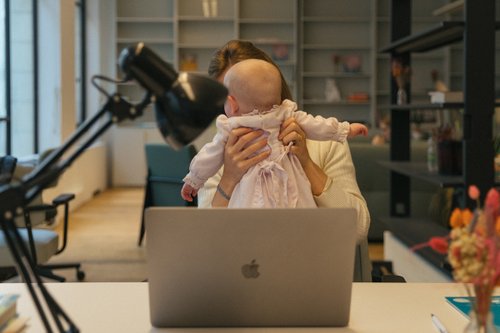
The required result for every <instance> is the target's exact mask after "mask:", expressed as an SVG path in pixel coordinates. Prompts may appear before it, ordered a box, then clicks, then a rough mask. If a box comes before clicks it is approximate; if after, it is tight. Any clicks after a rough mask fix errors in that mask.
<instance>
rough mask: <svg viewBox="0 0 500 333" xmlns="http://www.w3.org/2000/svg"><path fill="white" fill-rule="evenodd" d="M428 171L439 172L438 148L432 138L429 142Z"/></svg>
mask: <svg viewBox="0 0 500 333" xmlns="http://www.w3.org/2000/svg"><path fill="white" fill-rule="evenodd" d="M427 170H428V171H429V172H431V173H436V172H437V171H438V163H437V146H436V141H435V140H434V138H433V137H432V136H430V137H429V139H428V140H427Z"/></svg>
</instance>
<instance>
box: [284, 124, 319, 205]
mask: <svg viewBox="0 0 500 333" xmlns="http://www.w3.org/2000/svg"><path fill="white" fill-rule="evenodd" d="M278 139H279V140H282V141H283V144H284V145H285V146H287V145H288V144H289V143H290V142H291V141H293V145H292V146H291V148H290V151H291V152H292V153H293V154H295V155H296V156H297V158H298V159H299V161H300V164H301V165H302V168H303V169H304V172H305V173H306V176H307V178H308V179H309V182H310V183H311V190H312V193H313V195H315V196H317V195H320V194H321V193H323V190H324V188H325V185H326V183H327V180H328V176H327V175H326V174H325V172H324V171H323V170H322V169H321V168H320V167H319V166H318V165H317V164H316V163H315V162H313V160H312V159H311V157H310V155H309V151H308V149H307V144H306V134H305V132H304V131H303V130H302V128H301V127H300V126H299V124H298V123H297V121H296V120H295V118H293V117H290V118H288V119H286V120H285V121H284V122H283V124H282V125H281V131H280V134H279V136H278Z"/></svg>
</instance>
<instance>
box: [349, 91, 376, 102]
mask: <svg viewBox="0 0 500 333" xmlns="http://www.w3.org/2000/svg"><path fill="white" fill-rule="evenodd" d="M346 99H347V101H348V102H357V103H363V102H368V101H369V100H370V95H368V93H366V92H363V91H361V92H353V93H350V94H349V95H347V98H346Z"/></svg>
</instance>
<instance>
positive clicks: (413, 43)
mask: <svg viewBox="0 0 500 333" xmlns="http://www.w3.org/2000/svg"><path fill="white" fill-rule="evenodd" d="M464 27H465V24H464V22H462V21H444V22H441V23H440V24H439V25H437V26H436V27H433V28H431V29H428V30H425V31H422V32H420V33H417V34H414V35H410V36H407V37H405V38H402V39H400V40H398V41H395V42H394V43H392V44H390V45H389V46H387V47H385V48H383V49H381V50H380V52H382V53H387V52H396V53H404V52H425V51H429V50H433V49H436V48H439V47H441V46H444V45H448V44H451V43H454V42H458V41H460V40H462V39H463V32H464Z"/></svg>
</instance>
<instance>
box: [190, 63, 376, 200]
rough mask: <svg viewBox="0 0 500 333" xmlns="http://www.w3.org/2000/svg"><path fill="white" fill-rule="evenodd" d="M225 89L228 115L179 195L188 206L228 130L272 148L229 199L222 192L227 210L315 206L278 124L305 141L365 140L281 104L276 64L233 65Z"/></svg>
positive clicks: (219, 159) (359, 128)
mask: <svg viewBox="0 0 500 333" xmlns="http://www.w3.org/2000/svg"><path fill="white" fill-rule="evenodd" d="M224 85H225V86H226V87H227V88H228V90H229V96H228V97H227V100H226V103H225V104H224V111H225V113H226V115H220V116H219V117H218V118H217V121H216V125H217V134H216V135H215V137H214V139H213V140H212V142H210V143H208V144H206V145H205V146H203V147H202V149H201V150H200V151H199V153H198V154H197V155H196V156H195V157H194V158H193V160H192V161H191V165H190V167H189V170H190V171H189V173H188V174H187V175H186V177H185V178H184V186H183V187H182V190H181V195H182V198H183V199H184V200H186V201H192V200H193V197H194V196H195V195H196V194H197V193H198V190H199V189H200V188H201V187H202V186H203V184H204V183H205V182H206V181H207V180H208V178H210V177H212V176H213V175H214V174H215V173H216V172H217V171H218V170H219V169H220V168H221V166H222V164H223V157H224V147H225V144H226V141H227V138H228V135H229V133H230V131H231V130H232V129H234V128H238V127H250V128H254V129H262V130H264V132H265V134H264V135H266V136H267V141H268V144H267V146H266V148H264V149H270V150H271V153H270V155H269V157H268V158H267V159H265V160H264V161H262V162H260V163H258V164H257V165H255V166H253V167H251V168H250V169H249V170H248V171H247V172H246V173H245V175H244V176H243V177H242V178H241V181H240V183H239V184H238V185H237V186H236V187H235V189H234V191H233V193H232V194H231V196H228V195H227V194H225V193H223V196H224V197H226V198H227V199H228V200H229V203H228V207H232V208H237V207H239V208H242V207H245V208H248V207H254V208H257V207H258V208H262V207H273V208H278V207H282V208H284V207H287V208H292V207H316V203H315V201H314V197H313V194H312V191H311V184H310V183H309V180H308V179H307V176H306V174H305V172H304V170H303V169H302V166H301V164H300V162H299V160H298V158H297V156H295V155H294V154H289V153H288V151H289V147H287V146H284V145H283V143H282V142H281V141H280V140H278V135H279V132H280V126H281V123H282V122H283V121H284V120H286V119H288V118H289V117H294V118H295V119H296V121H297V123H298V124H299V125H300V127H301V128H302V130H303V131H304V132H305V133H306V135H307V138H308V139H311V140H335V141H339V142H344V141H345V140H346V138H348V137H349V138H350V137H353V136H356V135H367V134H368V129H367V127H366V126H364V125H363V124H359V123H352V124H349V123H347V122H339V121H338V120H337V119H336V118H333V117H331V118H323V117H321V116H316V117H314V116H312V115H310V114H307V113H306V112H304V111H298V110H297V104H296V103H294V102H292V101H290V100H284V101H283V102H281V76H280V73H279V71H278V69H277V68H276V67H275V66H274V65H272V64H270V63H268V62H266V61H263V60H257V59H249V60H244V61H241V62H238V63H236V64H235V65H233V66H232V67H231V68H230V69H229V70H228V71H227V73H226V75H225V77H224ZM217 189H218V190H219V191H220V189H219V188H217Z"/></svg>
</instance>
